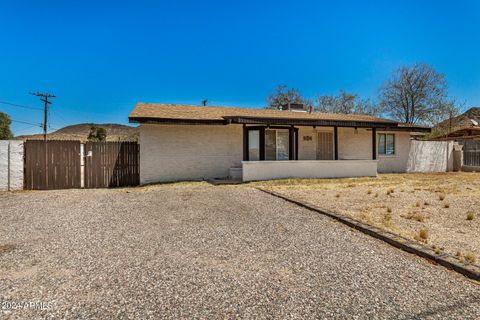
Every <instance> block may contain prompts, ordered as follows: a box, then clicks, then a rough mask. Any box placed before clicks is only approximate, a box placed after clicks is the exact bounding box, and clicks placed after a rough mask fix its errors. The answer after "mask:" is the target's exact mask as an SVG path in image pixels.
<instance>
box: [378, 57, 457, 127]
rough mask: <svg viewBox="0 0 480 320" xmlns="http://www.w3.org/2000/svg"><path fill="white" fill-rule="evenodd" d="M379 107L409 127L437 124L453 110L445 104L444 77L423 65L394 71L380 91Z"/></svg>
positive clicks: (445, 86)
mask: <svg viewBox="0 0 480 320" xmlns="http://www.w3.org/2000/svg"><path fill="white" fill-rule="evenodd" d="M380 104H381V106H382V108H383V110H384V111H385V112H386V113H388V114H389V115H390V116H391V117H393V118H395V119H397V120H399V121H401V122H404V123H410V124H417V123H423V124H434V123H438V121H441V120H443V119H445V118H447V117H448V116H449V115H450V114H451V112H452V108H454V109H456V108H455V104H454V103H452V102H451V101H450V102H449V101H448V100H447V83H446V81H445V76H444V75H443V74H440V73H438V72H437V71H435V69H434V68H433V67H432V66H429V65H426V64H414V65H413V66H411V67H408V66H402V67H400V68H399V69H397V70H396V71H395V72H394V73H393V75H392V77H391V78H390V80H388V81H387V82H386V84H385V85H384V87H383V88H381V89H380Z"/></svg>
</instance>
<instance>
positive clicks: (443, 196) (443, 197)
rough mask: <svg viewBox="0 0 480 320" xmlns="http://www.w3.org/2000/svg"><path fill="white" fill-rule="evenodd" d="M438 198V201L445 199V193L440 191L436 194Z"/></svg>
mask: <svg viewBox="0 0 480 320" xmlns="http://www.w3.org/2000/svg"><path fill="white" fill-rule="evenodd" d="M438 200H440V201H443V200H445V193H440V194H439V195H438Z"/></svg>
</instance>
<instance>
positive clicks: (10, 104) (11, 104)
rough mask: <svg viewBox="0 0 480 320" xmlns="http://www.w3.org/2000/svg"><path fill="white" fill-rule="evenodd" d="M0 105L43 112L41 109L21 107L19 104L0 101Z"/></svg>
mask: <svg viewBox="0 0 480 320" xmlns="http://www.w3.org/2000/svg"><path fill="white" fill-rule="evenodd" d="M0 104H5V105H8V106H13V107H19V108H24V109H30V110H43V109H41V108H35V107H30V106H24V105H21V104H16V103H11V102H6V101H0Z"/></svg>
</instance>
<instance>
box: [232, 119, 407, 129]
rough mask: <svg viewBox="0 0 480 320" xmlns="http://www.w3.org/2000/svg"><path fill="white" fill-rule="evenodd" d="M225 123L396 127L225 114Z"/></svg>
mask: <svg viewBox="0 0 480 320" xmlns="http://www.w3.org/2000/svg"><path fill="white" fill-rule="evenodd" d="M224 119H225V120H226V121H227V123H237V124H259V125H288V126H321V127H352V128H354V127H358V128H381V127H398V123H396V122H393V121H392V122H389V121H385V122H371V121H345V120H321V119H302V118H267V117H245V116H226V117H224Z"/></svg>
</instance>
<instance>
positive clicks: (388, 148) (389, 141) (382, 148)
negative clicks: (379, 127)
mask: <svg viewBox="0 0 480 320" xmlns="http://www.w3.org/2000/svg"><path fill="white" fill-rule="evenodd" d="M378 154H383V155H387V156H390V155H394V154H395V135H394V134H393V133H380V134H379V135H378Z"/></svg>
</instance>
